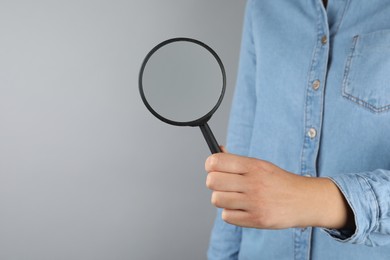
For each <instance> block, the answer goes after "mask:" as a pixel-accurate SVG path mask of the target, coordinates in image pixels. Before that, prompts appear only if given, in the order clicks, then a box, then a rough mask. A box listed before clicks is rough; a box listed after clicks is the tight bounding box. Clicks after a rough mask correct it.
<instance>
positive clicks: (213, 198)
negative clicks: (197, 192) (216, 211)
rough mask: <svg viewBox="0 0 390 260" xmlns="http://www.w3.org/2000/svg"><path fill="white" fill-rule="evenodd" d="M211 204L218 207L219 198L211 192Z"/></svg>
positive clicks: (215, 193)
mask: <svg viewBox="0 0 390 260" xmlns="http://www.w3.org/2000/svg"><path fill="white" fill-rule="evenodd" d="M211 204H213V205H214V206H217V207H218V205H219V196H218V193H217V192H213V193H212V194H211Z"/></svg>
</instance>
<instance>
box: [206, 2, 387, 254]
mask: <svg viewBox="0 0 390 260" xmlns="http://www.w3.org/2000/svg"><path fill="white" fill-rule="evenodd" d="M240 57H241V58H240V64H239V74H238V79H237V86H236V91H235V96H234V99H233V105H232V111H231V118H230V123H229V131H228V142H227V148H228V150H229V152H232V153H235V154H240V155H245V156H250V157H255V158H260V159H263V160H268V161H270V162H272V163H274V164H276V165H278V166H279V167H281V168H283V169H285V170H287V171H290V172H293V173H295V174H299V175H306V176H308V175H310V176H312V177H327V178H330V179H331V180H333V181H334V182H335V184H336V185H337V186H338V187H339V188H340V190H341V192H342V193H343V194H344V196H345V198H346V200H347V202H348V203H349V205H350V206H351V208H352V210H353V212H354V216H355V222H356V229H355V230H324V229H320V228H306V229H298V228H297V229H285V230H260V229H250V228H240V227H236V226H233V225H229V224H227V223H225V222H223V220H222V219H221V217H220V210H219V211H218V214H217V218H216V221H215V226H214V229H213V231H212V236H211V241H210V247H209V251H208V257H209V259H267V260H269V259H278V260H282V259H296V260H298V259H315V260H317V259H318V260H322V259H324V260H325V259H326V260H328V259H354V260H358V259H390V245H389V244H390V171H389V170H390V2H389V1H385V0H370V1H366V0H329V1H328V6H327V8H326V9H325V8H324V6H323V4H322V1H321V0H294V1H291V0H249V1H248V3H247V8H246V14H245V21H244V30H243V40H242V48H241V56H240Z"/></svg>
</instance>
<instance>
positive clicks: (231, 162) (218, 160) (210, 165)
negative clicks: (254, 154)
mask: <svg viewBox="0 0 390 260" xmlns="http://www.w3.org/2000/svg"><path fill="white" fill-rule="evenodd" d="M253 160H254V159H252V158H248V157H243V156H238V155H234V154H230V153H216V154H213V155H210V156H209V157H208V158H207V160H206V163H205V168H206V171H207V172H213V171H215V172H226V173H235V174H244V173H247V172H248V170H249V168H248V165H250V163H251V162H253Z"/></svg>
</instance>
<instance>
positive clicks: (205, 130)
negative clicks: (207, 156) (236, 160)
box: [199, 123, 222, 153]
mask: <svg viewBox="0 0 390 260" xmlns="http://www.w3.org/2000/svg"><path fill="white" fill-rule="evenodd" d="M199 127H200V130H201V131H202V134H203V136H204V139H206V142H207V144H208V146H209V148H210V151H211V153H220V152H222V151H221V148H219V145H218V142H217V140H215V137H214V135H213V132H211V129H210V127H209V125H208V124H207V123H204V124H203V125H200V126H199Z"/></svg>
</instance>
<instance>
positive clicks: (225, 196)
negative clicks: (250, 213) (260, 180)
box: [211, 191, 248, 210]
mask: <svg viewBox="0 0 390 260" xmlns="http://www.w3.org/2000/svg"><path fill="white" fill-rule="evenodd" d="M211 203H212V204H213V205H214V206H216V207H218V208H224V209H239V210H245V209H247V208H248V205H247V204H248V203H247V201H246V196H245V195H244V194H242V193H238V192H223V191H214V192H213V194H212V195H211Z"/></svg>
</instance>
